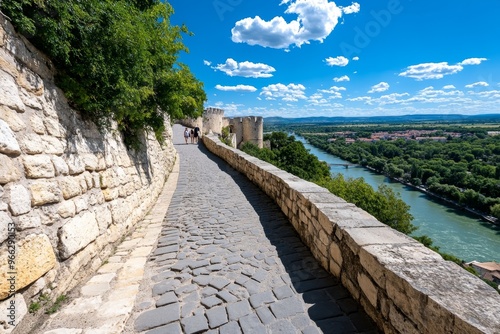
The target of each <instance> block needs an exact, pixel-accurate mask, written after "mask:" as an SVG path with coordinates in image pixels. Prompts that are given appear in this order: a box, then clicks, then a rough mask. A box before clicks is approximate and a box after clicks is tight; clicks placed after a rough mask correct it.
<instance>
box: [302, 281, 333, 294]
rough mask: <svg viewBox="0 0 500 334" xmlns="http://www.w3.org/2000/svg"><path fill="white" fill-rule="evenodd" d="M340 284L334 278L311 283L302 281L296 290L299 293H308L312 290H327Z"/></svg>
mask: <svg viewBox="0 0 500 334" xmlns="http://www.w3.org/2000/svg"><path fill="white" fill-rule="evenodd" d="M337 284H338V282H337V280H335V279H334V278H332V277H327V278H320V279H315V280H310V281H302V282H300V284H297V285H296V287H295V290H297V292H299V293H300V292H307V291H312V290H319V289H325V288H328V287H331V286H334V285H337Z"/></svg>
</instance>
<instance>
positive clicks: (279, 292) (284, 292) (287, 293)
mask: <svg viewBox="0 0 500 334" xmlns="http://www.w3.org/2000/svg"><path fill="white" fill-rule="evenodd" d="M273 292H274V295H275V296H276V298H277V299H278V300H281V299H285V298H288V297H291V296H293V295H294V293H293V291H292V289H291V288H290V287H289V286H288V285H283V286H280V287H278V288H275V289H273Z"/></svg>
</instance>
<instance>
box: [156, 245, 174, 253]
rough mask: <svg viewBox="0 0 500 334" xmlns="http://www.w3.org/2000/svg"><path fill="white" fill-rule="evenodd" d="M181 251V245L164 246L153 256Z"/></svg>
mask: <svg viewBox="0 0 500 334" xmlns="http://www.w3.org/2000/svg"><path fill="white" fill-rule="evenodd" d="M178 251H179V245H171V246H163V247H159V248H157V249H156V250H155V251H154V253H153V255H162V254H167V253H177V252H178Z"/></svg>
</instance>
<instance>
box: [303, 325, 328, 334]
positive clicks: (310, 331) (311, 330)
mask: <svg viewBox="0 0 500 334" xmlns="http://www.w3.org/2000/svg"><path fill="white" fill-rule="evenodd" d="M322 333H323V332H322V331H321V330H320V329H319V328H318V327H316V326H312V325H311V326H307V327H306V328H304V329H303V330H302V334H322Z"/></svg>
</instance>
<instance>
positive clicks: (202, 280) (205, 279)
mask: <svg viewBox="0 0 500 334" xmlns="http://www.w3.org/2000/svg"><path fill="white" fill-rule="evenodd" d="M211 280H212V277H210V276H208V275H200V276H197V277H194V278H193V283H196V284H198V285H199V286H206V285H208V283H210V281H211Z"/></svg>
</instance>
